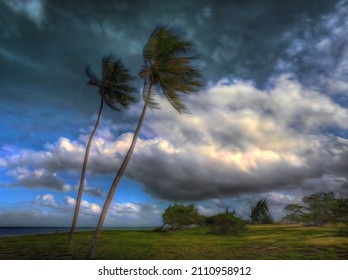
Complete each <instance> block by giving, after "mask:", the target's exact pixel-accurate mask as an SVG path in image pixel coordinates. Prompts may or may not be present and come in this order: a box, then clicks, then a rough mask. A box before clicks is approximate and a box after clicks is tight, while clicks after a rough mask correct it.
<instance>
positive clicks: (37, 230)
mask: <svg viewBox="0 0 348 280" xmlns="http://www.w3.org/2000/svg"><path fill="white" fill-rule="evenodd" d="M154 228H155V227H108V228H103V230H153V229H154ZM93 230H95V228H93V227H83V228H78V229H77V231H93ZM69 231H70V227H0V236H18V235H31V234H47V233H61V232H69Z"/></svg>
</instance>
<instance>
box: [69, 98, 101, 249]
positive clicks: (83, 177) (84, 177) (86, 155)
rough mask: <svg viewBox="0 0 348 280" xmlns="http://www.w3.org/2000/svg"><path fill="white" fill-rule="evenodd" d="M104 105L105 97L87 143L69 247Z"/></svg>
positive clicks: (71, 242) (70, 242)
mask: <svg viewBox="0 0 348 280" xmlns="http://www.w3.org/2000/svg"><path fill="white" fill-rule="evenodd" d="M103 105H104V99H103V97H101V102H100V108H99V112H98V117H97V121H96V123H95V125H94V128H93V130H92V133H91V135H90V136H89V139H88V143H87V148H86V153H85V158H84V161H83V166H82V172H81V178H80V185H79V190H78V194H77V199H76V205H75V212H74V218H73V221H72V225H71V231H70V235H69V246H72V244H73V234H74V232H75V229H76V224H77V217H78V215H79V210H80V205H81V198H82V192H83V189H84V184H85V180H86V171H87V164H88V156H89V150H90V148H91V144H92V140H93V137H94V134H95V132H96V130H97V128H98V125H99V121H100V116H101V113H102V110H103Z"/></svg>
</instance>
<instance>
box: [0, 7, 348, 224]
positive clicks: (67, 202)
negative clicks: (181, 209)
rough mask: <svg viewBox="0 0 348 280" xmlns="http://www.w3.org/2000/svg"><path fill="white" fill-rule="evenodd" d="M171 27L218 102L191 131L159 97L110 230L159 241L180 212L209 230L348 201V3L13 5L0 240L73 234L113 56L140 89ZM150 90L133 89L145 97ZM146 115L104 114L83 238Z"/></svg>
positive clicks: (136, 110) (194, 100)
mask: <svg viewBox="0 0 348 280" xmlns="http://www.w3.org/2000/svg"><path fill="white" fill-rule="evenodd" d="M159 23H169V24H176V25H177V26H178V27H179V28H180V29H181V30H183V31H185V32H186V33H187V37H188V38H189V39H191V40H192V41H193V42H195V44H196V47H197V50H198V52H199V59H198V60H197V64H196V65H197V67H199V68H200V69H201V70H202V72H203V75H204V82H205V87H204V89H202V90H201V92H199V93H197V94H195V95H191V96H189V97H188V98H187V100H186V102H187V105H188V106H189V107H190V111H191V114H189V115H179V114H177V112H176V111H175V110H174V109H173V108H171V106H170V105H169V104H168V103H167V102H166V100H165V99H164V98H163V97H162V96H161V95H159V96H158V97H157V99H158V101H159V103H160V104H161V110H154V111H148V112H147V115H146V117H145V122H144V125H143V128H142V130H141V133H140V137H139V139H138V142H137V146H136V149H135V153H134V154H133V157H132V159H131V161H130V163H129V166H128V169H127V171H126V174H125V176H124V177H123V178H122V181H121V183H120V185H119V188H118V190H117V192H116V196H115V199H114V201H113V204H112V206H111V209H110V212H109V215H108V218H107V220H106V225H107V226H155V225H160V224H161V213H162V212H163V210H164V209H165V208H166V207H167V206H168V205H169V204H171V203H174V202H184V203H191V202H194V203H195V204H196V205H197V207H198V209H199V211H200V212H201V213H202V214H205V215H209V214H214V213H217V212H220V211H223V210H224V209H225V208H226V207H230V208H231V209H235V210H236V212H237V214H238V215H241V216H243V217H245V218H247V217H248V214H249V211H250V207H251V205H253V204H254V203H255V202H256V201H257V200H258V199H260V198H267V200H268V202H269V204H270V207H271V212H272V215H273V216H274V217H275V218H276V219H279V218H281V216H282V215H283V214H284V213H283V212H282V209H283V208H284V206H285V205H286V204H289V203H297V202H299V201H300V200H301V197H302V195H304V194H309V193H314V192H318V191H334V192H336V193H337V195H339V196H347V195H348V181H347V180H348V109H347V106H348V99H347V97H348V45H347V43H348V1H327V0H305V1H303V0H293V1H279V0H262V1H261V0H250V1H249V0H248V1H244V0H243V1H242V0H231V1H209V0H202V1H184V0H177V1H160V0H152V1H141V0H133V1H125V0H123V1H121V0H120V1H106V0H105V1H68V0H66V1H62V0H60V1H58V0H56V1H55V0H0V70H1V75H0V95H1V101H0V120H1V121H0V226H69V225H70V224H71V219H72V213H73V208H74V204H75V198H76V195H77V186H78V184H79V177H80V172H81V167H82V160H83V156H84V150H85V146H86V142H87V140H88V137H89V134H90V132H91V130H92V128H93V125H94V122H95V120H96V113H97V111H98V106H99V95H98V92H97V90H96V89H95V88H92V87H90V86H88V85H87V84H86V81H87V77H86V75H85V73H84V69H85V67H86V65H91V67H92V68H93V69H94V71H95V72H97V73H98V72H100V69H101V59H102V57H103V56H104V55H109V54H113V55H115V56H116V57H120V58H122V61H123V63H124V64H125V65H126V66H127V67H128V68H129V69H130V71H131V73H132V74H133V75H136V74H137V73H138V72H139V70H140V68H141V66H142V64H143V59H142V47H143V45H144V44H145V43H146V41H147V39H148V37H149V34H150V33H151V31H152V30H153V29H154V27H155V26H156V25H157V24H159ZM141 85H142V81H141V80H140V79H138V80H135V81H134V83H133V86H134V87H136V88H137V89H138V91H139V93H140V92H141ZM142 105H143V102H142V100H140V101H139V103H138V104H136V105H134V106H133V107H131V108H130V109H129V110H127V111H124V112H115V111H112V110H111V109H109V108H105V110H104V112H103V116H102V121H101V125H100V128H99V129H98V132H97V134H96V137H95V141H94V142H93V145H92V149H91V154H90V163H89V166H88V170H89V171H88V174H87V184H86V191H85V193H84V196H83V202H82V206H81V207H82V209H81V215H80V221H79V225H80V226H94V225H95V224H96V221H97V218H98V215H99V213H100V209H101V207H102V205H103V202H104V200H105V196H106V193H107V191H108V189H109V187H110V185H111V182H112V180H113V177H114V175H115V174H116V172H117V170H118V167H119V165H120V162H121V161H122V159H123V157H124V155H125V153H126V152H127V149H128V147H129V144H130V141H131V138H132V135H133V132H134V130H135V126H136V123H137V120H138V118H139V116H140V112H141V108H142Z"/></svg>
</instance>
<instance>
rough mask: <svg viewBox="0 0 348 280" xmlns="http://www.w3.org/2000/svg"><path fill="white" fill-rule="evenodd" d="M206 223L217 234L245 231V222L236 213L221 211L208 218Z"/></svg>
mask: <svg viewBox="0 0 348 280" xmlns="http://www.w3.org/2000/svg"><path fill="white" fill-rule="evenodd" d="M206 224H207V225H208V226H209V228H210V230H211V232H212V233H215V234H236V235H237V234H240V233H241V232H243V231H245V229H246V227H245V222H244V221H243V220H242V219H241V218H238V217H236V216H235V215H234V213H220V214H217V215H215V216H212V217H208V218H206Z"/></svg>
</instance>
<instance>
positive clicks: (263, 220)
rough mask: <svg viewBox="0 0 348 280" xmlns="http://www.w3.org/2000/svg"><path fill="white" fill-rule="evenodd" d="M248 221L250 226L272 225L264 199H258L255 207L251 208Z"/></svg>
mask: <svg viewBox="0 0 348 280" xmlns="http://www.w3.org/2000/svg"><path fill="white" fill-rule="evenodd" d="M250 219H251V223H252V224H272V223H273V218H272V216H271V214H270V212H269V209H268V204H267V201H266V199H260V200H259V201H258V202H257V203H256V205H255V206H253V207H251V213H250Z"/></svg>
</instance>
